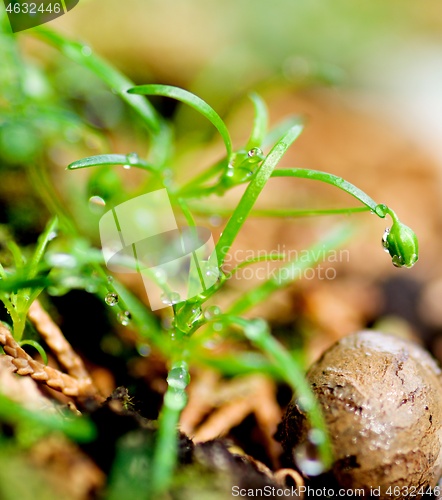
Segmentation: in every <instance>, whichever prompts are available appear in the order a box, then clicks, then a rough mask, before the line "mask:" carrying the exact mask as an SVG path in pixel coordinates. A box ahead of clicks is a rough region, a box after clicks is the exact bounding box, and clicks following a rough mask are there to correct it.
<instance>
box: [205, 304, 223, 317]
mask: <svg viewBox="0 0 442 500" xmlns="http://www.w3.org/2000/svg"><path fill="white" fill-rule="evenodd" d="M220 314H221V309H220V308H219V307H218V306H210V307H208V308H207V309H206V310H205V311H204V317H205V318H206V319H207V320H208V321H210V320H212V319H214V318H216V317H217V316H219V315H220Z"/></svg>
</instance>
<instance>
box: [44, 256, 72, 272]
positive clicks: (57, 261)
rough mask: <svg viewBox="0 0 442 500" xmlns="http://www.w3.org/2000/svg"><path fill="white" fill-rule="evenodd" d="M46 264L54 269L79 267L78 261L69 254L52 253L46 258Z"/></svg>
mask: <svg viewBox="0 0 442 500" xmlns="http://www.w3.org/2000/svg"><path fill="white" fill-rule="evenodd" d="M46 262H47V263H48V264H49V265H50V266H53V267H62V268H65V269H74V268H75V267H76V266H77V259H76V258H75V257H74V256H73V255H69V254H68V253H52V254H48V255H47V256H46Z"/></svg>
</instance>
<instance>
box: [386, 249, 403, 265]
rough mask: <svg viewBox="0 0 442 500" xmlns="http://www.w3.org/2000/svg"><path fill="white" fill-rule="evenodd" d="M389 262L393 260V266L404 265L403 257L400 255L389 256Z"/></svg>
mask: <svg viewBox="0 0 442 500" xmlns="http://www.w3.org/2000/svg"><path fill="white" fill-rule="evenodd" d="M387 251H388V250H387ZM391 262H393V266H394V267H404V266H405V263H404V259H403V257H402V256H401V255H393V257H392V258H391Z"/></svg>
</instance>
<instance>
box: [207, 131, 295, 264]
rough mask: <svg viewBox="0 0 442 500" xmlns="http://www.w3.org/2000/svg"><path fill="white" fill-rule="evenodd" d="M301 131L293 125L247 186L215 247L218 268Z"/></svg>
mask: <svg viewBox="0 0 442 500" xmlns="http://www.w3.org/2000/svg"><path fill="white" fill-rule="evenodd" d="M302 129H303V127H302V125H301V124H296V125H294V126H293V127H292V128H291V129H290V130H289V131H288V132H287V133H286V134H285V135H284V137H283V138H282V139H281V140H280V141H279V142H278V143H276V145H275V146H274V147H273V149H272V150H271V151H270V153H269V154H268V155H267V157H266V159H265V160H264V162H263V164H262V165H261V167H260V168H259V170H258V171H257V172H256V174H255V175H254V177H253V178H252V180H251V181H250V183H249V185H248V186H247V188H246V190H245V192H244V194H243V196H242V198H241V200H240V201H239V203H238V206H237V207H236V209H235V211H234V212H233V214H232V217H231V218H230V219H229V221H228V222H227V225H226V227H225V229H224V231H223V233H222V235H221V237H220V239H219V241H218V243H217V245H216V252H217V256H218V263H219V265H220V266H221V265H222V264H223V262H224V259H225V258H226V255H227V253H228V252H229V250H230V247H231V246H232V244H233V242H234V241H235V238H236V236H237V235H238V233H239V231H240V229H241V227H242V226H243V224H244V222H245V220H246V218H247V217H248V215H249V213H250V211H251V210H252V208H253V205H254V204H255V202H256V200H257V199H258V196H259V195H260V193H261V191H262V190H263V189H264V186H265V185H266V183H267V181H268V180H269V178H270V176H271V175H272V172H273V170H274V168H275V167H276V165H277V164H278V162H279V161H280V160H281V158H282V157H283V156H284V154H285V152H286V151H287V149H288V148H289V146H290V145H291V144H292V143H293V141H295V140H296V139H297V138H298V137H299V135H300V133H301V132H302Z"/></svg>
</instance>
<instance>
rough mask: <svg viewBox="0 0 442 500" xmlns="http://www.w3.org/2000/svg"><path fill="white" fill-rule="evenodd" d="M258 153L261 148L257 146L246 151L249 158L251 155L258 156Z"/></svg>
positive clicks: (259, 153)
mask: <svg viewBox="0 0 442 500" xmlns="http://www.w3.org/2000/svg"><path fill="white" fill-rule="evenodd" d="M258 155H262V150H261V149H259V148H252V149H251V150H250V151H249V152H248V153H247V156H248V157H249V158H252V157H253V156H258Z"/></svg>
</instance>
